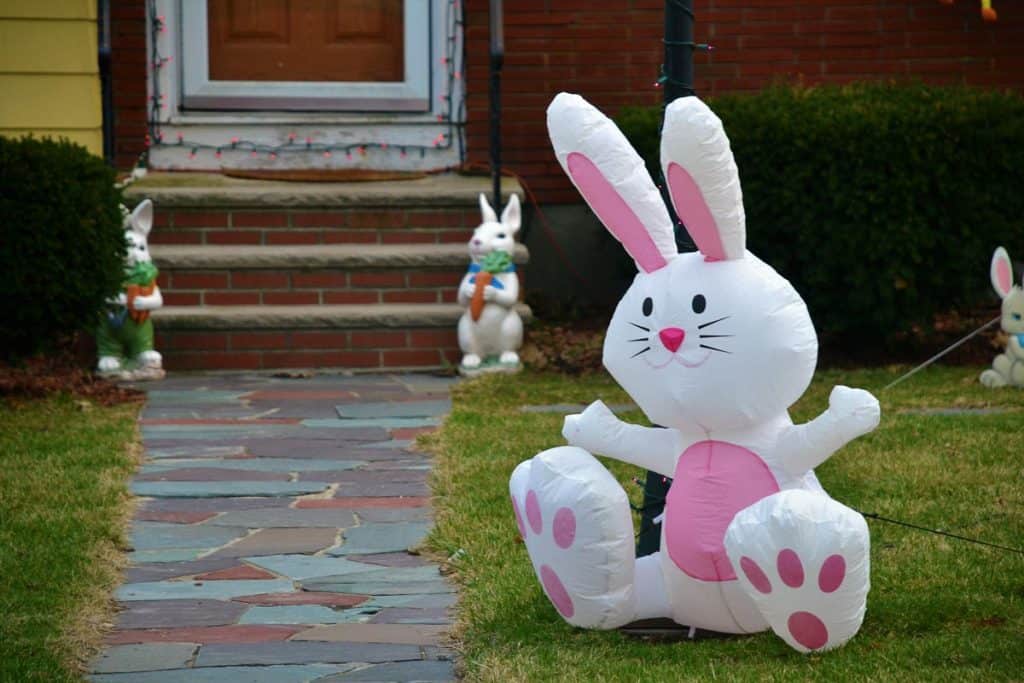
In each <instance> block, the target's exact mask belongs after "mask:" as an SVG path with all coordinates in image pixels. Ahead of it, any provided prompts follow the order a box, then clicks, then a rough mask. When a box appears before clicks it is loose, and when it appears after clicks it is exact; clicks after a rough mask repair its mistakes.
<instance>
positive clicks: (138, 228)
mask: <svg viewBox="0 0 1024 683" xmlns="http://www.w3.org/2000/svg"><path fill="white" fill-rule="evenodd" d="M152 229H153V202H152V201H150V200H148V199H145V200H143V201H142V202H141V203H140V204H139V205H138V206H136V207H135V210H134V211H132V212H131V214H129V215H128V216H125V219H124V237H125V243H127V245H128V253H127V256H126V257H125V264H126V265H127V267H128V270H131V269H132V267H133V266H135V265H136V264H139V263H150V262H152V260H153V257H152V256H150V253H149V231H150V230H152Z"/></svg>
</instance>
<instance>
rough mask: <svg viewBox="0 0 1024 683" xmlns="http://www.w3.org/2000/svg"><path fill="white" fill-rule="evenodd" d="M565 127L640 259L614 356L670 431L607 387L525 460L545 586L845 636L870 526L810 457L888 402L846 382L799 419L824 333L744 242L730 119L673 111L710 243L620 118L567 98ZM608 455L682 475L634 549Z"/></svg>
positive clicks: (560, 108)
mask: <svg viewBox="0 0 1024 683" xmlns="http://www.w3.org/2000/svg"><path fill="white" fill-rule="evenodd" d="M548 130H549V133H550V135H551V141H552V143H553V145H554V148H555V154H556V156H557V157H558V160H559V162H560V163H561V164H562V167H563V168H564V169H565V171H566V173H568V175H569V177H570V178H571V179H572V181H573V183H575V185H576V187H577V189H578V190H579V191H580V193H581V194H582V195H583V197H584V199H586V201H587V203H588V204H589V205H590V207H591V209H593V211H594V213H596V214H597V216H598V217H599V218H600V219H601V221H602V222H603V223H604V224H605V226H606V227H607V228H608V230H609V231H610V232H611V233H612V234H613V235H614V236H615V237H616V238H617V239H618V240H619V241H620V242H621V243H622V245H623V247H624V248H625V249H626V251H627V252H628V253H629V254H630V256H632V257H633V260H634V261H635V262H636V264H637V266H638V268H639V273H638V274H637V276H636V279H635V280H634V282H633V284H632V286H631V287H630V289H629V290H628V291H627V292H626V294H625V296H624V297H623V299H622V301H621V302H620V303H619V305H618V307H617V308H616V309H615V313H614V316H613V318H612V321H611V324H610V326H609V328H608V332H607V336H606V338H605V343H604V364H605V366H606V367H607V369H608V371H609V372H610V373H611V374H612V376H613V377H614V378H615V379H616V381H617V382H618V383H619V384H621V385H622V386H623V388H625V389H626V391H627V392H628V393H629V395H630V396H631V397H632V398H633V400H634V401H635V402H636V403H637V405H638V406H639V407H640V408H641V409H642V410H643V412H644V413H645V414H646V416H647V418H648V419H650V421H651V422H652V423H654V424H658V425H663V426H664V427H665V428H664V429H657V428H648V427H641V426H638V425H633V424H627V423H625V422H622V421H620V420H619V419H618V418H617V417H616V416H615V415H614V414H612V412H611V411H610V410H609V409H608V408H607V407H606V406H605V405H604V404H603V403H602V402H601V401H596V402H594V403H592V404H591V405H590V406H589V407H588V408H587V409H586V410H584V411H583V413H582V414H579V415H570V416H568V417H567V418H566V419H565V426H564V429H563V431H562V434H563V435H564V437H565V438H566V440H567V441H568V442H569V444H570V445H569V446H562V447H559V448H553V449H550V450H547V451H544V452H543V453H541V454H539V455H537V456H536V457H534V458H532V459H531V460H527V461H526V462H523V463H521V464H520V465H519V466H518V467H517V468H516V469H515V471H514V472H513V474H512V478H511V481H510V490H511V494H512V501H513V507H514V510H515V513H516V517H517V522H518V524H519V528H520V532H521V533H522V534H523V536H524V538H525V541H526V547H527V550H528V552H529V554H530V559H531V562H532V563H533V566H534V569H535V571H536V573H537V576H538V578H539V580H540V582H541V584H542V585H543V587H544V590H545V592H546V593H547V596H548V597H549V599H550V600H551V602H552V603H553V604H554V606H555V608H556V609H557V610H558V612H559V613H560V614H561V615H562V616H563V618H565V619H566V621H568V622H569V623H571V624H574V625H576V626H581V627H584V628H597V629H610V628H616V627H618V626H622V625H623V624H627V623H629V622H632V621H635V620H640V619H649V618H658V617H670V618H672V619H673V620H675V621H676V622H678V623H680V624H684V625H688V626H691V627H696V628H702V629H708V630H712V631H718V632H726V633H752V632H757V631H763V630H765V629H767V628H769V627H770V628H772V629H773V630H774V631H775V633H776V634H778V635H779V636H780V637H781V638H782V639H784V640H785V641H786V642H787V643H788V644H789V645H791V646H792V647H794V648H796V649H797V650H799V651H801V652H810V651H817V650H825V649H829V648H833V647H837V646H839V645H841V644H843V643H844V642H846V641H847V640H848V639H850V638H851V637H852V636H853V635H854V634H855V633H856V632H857V630H858V629H859V628H860V625H861V622H862V620H863V618H864V612H865V606H866V601H867V592H868V586H869V577H868V573H869V572H868V567H869V538H868V529H867V524H866V522H865V520H864V518H863V517H862V516H861V515H860V514H858V513H857V512H855V511H854V510H851V509H850V508H848V507H845V506H843V505H841V504H840V503H838V502H836V501H835V500H833V499H832V498H831V497H829V495H828V494H827V493H825V491H824V490H823V489H822V487H821V485H820V484H819V483H818V479H817V478H816V476H815V474H814V469H813V468H814V467H816V466H818V465H820V464H821V463H823V462H824V461H825V460H827V459H828V458H829V456H831V455H832V454H833V453H835V452H836V451H837V450H839V449H840V448H842V447H843V446H844V445H845V444H847V443H848V442H849V441H851V440H852V439H855V438H857V437H859V436H861V435H863V434H866V433H868V432H870V431H872V430H873V429H875V427H876V426H877V425H878V423H879V416H880V410H879V405H878V401H877V400H876V399H875V398H874V397H873V396H872V395H871V394H869V393H868V392H866V391H863V390H860V389H851V388H848V387H844V386H837V387H835V388H834V389H833V390H832V393H831V396H830V397H829V407H828V410H826V411H825V412H824V413H822V414H821V415H820V416H819V417H817V418H816V419H814V420H812V421H811V422H808V423H806V424H800V425H795V424H793V422H792V420H791V419H790V416H789V413H788V408H789V406H791V405H792V404H793V403H794V402H795V401H796V400H797V399H798V398H800V396H801V395H802V394H803V393H804V391H805V390H806V388H807V386H808V384H809V383H810V381H811V377H812V375H813V374H814V368H815V364H816V362H817V350H818V343H817V337H816V335H815V332H814V325H813V324H812V323H811V318H810V315H809V314H808V312H807V308H806V306H805V305H804V302H803V300H802V299H801V298H800V296H799V295H798V294H797V293H796V291H795V290H794V289H793V287H792V285H790V283H789V282H788V281H787V280H786V279H785V278H783V277H782V276H780V275H779V274H778V273H776V272H775V270H773V269H772V268H771V267H770V266H769V265H767V264H766V263H764V262H763V261H761V260H760V259H758V258H757V257H756V256H754V255H753V254H751V253H750V252H748V251H747V250H746V227H745V218H744V211H743V201H742V195H741V191H740V182H739V174H738V172H737V169H736V164H735V162H734V161H733V156H732V152H731V150H730V147H729V140H728V138H727V137H726V135H725V131H724V130H723V128H722V123H721V121H720V120H719V119H718V117H716V116H715V114H714V113H713V112H712V111H711V110H710V109H709V108H708V107H707V105H705V104H704V103H703V102H701V101H700V100H699V99H697V98H696V97H686V98H682V99H678V100H676V101H674V102H673V103H672V104H670V105H669V106H668V108H667V109H666V112H665V123H664V128H663V137H662V141H661V163H662V167H663V170H664V175H665V179H666V182H667V183H668V188H669V192H670V195H671V198H672V202H673V205H674V207H675V209H676V212H677V213H678V215H679V217H680V218H681V219H682V222H683V223H684V224H685V226H686V228H687V230H688V232H689V234H690V236H691V237H692V238H693V240H694V242H695V243H696V244H697V247H698V248H699V250H700V251H699V252H694V253H677V249H676V242H675V239H674V235H673V225H672V221H671V220H670V218H669V214H668V211H667V210H666V208H665V205H664V204H663V202H662V198H661V195H660V194H659V192H658V190H657V188H656V187H655V185H654V183H653V182H652V181H651V178H650V176H649V175H648V173H647V171H646V169H645V168H644V162H643V160H642V159H641V158H640V156H639V155H638V154H637V153H636V152H635V151H634V150H633V148H632V147H631V146H630V144H629V143H628V142H627V141H626V138H625V136H623V135H622V133H621V132H620V131H619V129H618V128H617V127H616V126H615V124H614V123H612V122H611V121H610V120H609V119H608V118H606V117H605V116H604V115H603V114H601V113H600V112H599V111H598V110H597V109H595V108H594V107H593V106H591V105H590V104H588V103H587V102H586V101H584V100H583V99H582V98H581V97H579V96H578V95H570V94H566V93H562V94H560V95H558V96H557V97H556V98H555V99H554V101H553V102H552V103H551V105H550V107H549V108H548ZM794 248H797V247H796V246H794ZM592 453H598V454H602V455H605V456H608V457H611V458H615V459H617V460H622V461H624V462H628V463H631V464H633V465H636V466H638V467H641V468H643V469H646V470H652V471H653V472H656V473H658V474H659V475H662V476H665V477H672V478H673V483H672V486H671V488H670V490H669V492H668V496H667V499H666V506H665V514H664V517H663V520H664V521H663V524H662V530H661V551H660V552H657V553H654V554H653V555H648V556H646V557H642V558H639V559H637V558H636V557H635V550H634V531H633V524H632V520H631V516H630V507H629V502H628V500H627V497H626V494H625V492H624V491H623V490H622V487H621V486H619V484H618V482H617V481H616V480H615V479H614V478H613V477H612V475H611V474H610V473H609V472H608V471H607V470H606V469H605V468H604V467H603V466H602V465H601V464H600V463H599V462H598V461H597V459H596V458H595V457H594V456H593V455H592ZM657 521H658V522H661V519H659V520H657Z"/></svg>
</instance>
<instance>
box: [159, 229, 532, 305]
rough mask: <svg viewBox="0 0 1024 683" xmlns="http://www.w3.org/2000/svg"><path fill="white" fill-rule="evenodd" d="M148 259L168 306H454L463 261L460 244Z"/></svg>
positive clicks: (520, 255) (189, 252) (182, 250)
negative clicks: (155, 267)
mask: <svg viewBox="0 0 1024 683" xmlns="http://www.w3.org/2000/svg"><path fill="white" fill-rule="evenodd" d="M153 258H154V260H155V262H156V264H157V265H158V266H159V268H160V271H161V272H160V288H161V290H162V291H163V295H164V301H165V303H166V304H167V305H168V306H202V305H207V306H254V305H259V304H265V305H294V306H308V305H332V304H376V303H452V302H454V301H455V296H456V290H457V287H458V284H459V281H460V280H461V278H462V276H463V275H464V274H465V272H466V267H467V265H468V261H469V259H468V256H467V255H466V248H465V246H464V245H461V244H457V245H433V244H431V245H419V244H417V245H330V246H298V247H296V246H291V247H263V246H257V247H252V246H242V247H225V246H168V245H159V246H154V247H153ZM514 259H515V261H516V263H518V264H523V263H525V262H526V261H527V259H528V253H527V251H526V249H525V248H524V247H522V246H520V247H518V248H517V250H516V253H515V255H514Z"/></svg>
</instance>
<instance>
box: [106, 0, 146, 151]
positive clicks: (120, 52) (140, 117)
mask: <svg viewBox="0 0 1024 683" xmlns="http://www.w3.org/2000/svg"><path fill="white" fill-rule="evenodd" d="M110 50H111V57H112V63H111V78H112V81H113V90H114V140H115V143H114V144H115V148H114V165H115V166H116V167H117V168H122V169H124V168H131V167H132V166H134V165H135V161H136V160H137V159H138V158H139V154H141V153H142V152H143V151H145V149H146V144H145V140H146V3H145V0H112V1H111V4H110Z"/></svg>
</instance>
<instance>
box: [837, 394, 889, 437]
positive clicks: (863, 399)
mask: <svg viewBox="0 0 1024 683" xmlns="http://www.w3.org/2000/svg"><path fill="white" fill-rule="evenodd" d="M828 409H829V412H830V413H832V414H833V415H834V416H835V418H836V420H838V422H839V425H840V426H841V428H842V429H843V431H844V432H845V433H846V434H847V435H848V437H849V438H850V439H855V438H857V437H858V436H863V435H864V434H867V433H868V432H871V431H874V429H875V428H876V427H878V422H879V420H880V419H881V415H882V411H881V408H880V407H879V405H878V399H877V398H875V397H874V396H873V395H872V394H871V393H870V392H868V391H865V390H864V389H851V388H850V387H844V386H837V387H835V388H834V389H833V390H832V393H831V394H830V395H829V397H828Z"/></svg>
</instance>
